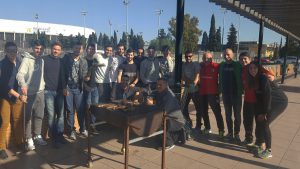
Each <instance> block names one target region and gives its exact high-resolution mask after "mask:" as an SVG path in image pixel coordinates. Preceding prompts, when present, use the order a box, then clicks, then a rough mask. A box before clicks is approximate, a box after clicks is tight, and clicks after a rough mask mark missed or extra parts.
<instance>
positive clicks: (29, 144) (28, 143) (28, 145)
mask: <svg viewBox="0 0 300 169" xmlns="http://www.w3.org/2000/svg"><path fill="white" fill-rule="evenodd" d="M25 148H26V150H27V151H32V150H34V149H35V146H34V143H33V140H32V138H29V139H27V141H26V145H25Z"/></svg>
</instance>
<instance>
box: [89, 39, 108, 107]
mask: <svg viewBox="0 0 300 169" xmlns="http://www.w3.org/2000/svg"><path fill="white" fill-rule="evenodd" d="M112 55H113V48H112V45H111V44H109V45H107V46H105V53H104V55H96V56H95V58H94V62H93V68H92V69H93V71H92V72H91V73H92V74H94V76H93V75H92V76H91V80H92V81H94V82H95V83H96V86H97V89H98V95H99V103H106V102H109V101H110V96H111V92H110V91H111V89H110V81H109V71H108V68H109V58H110V57H112Z"/></svg>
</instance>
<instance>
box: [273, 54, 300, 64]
mask: <svg viewBox="0 0 300 169" xmlns="http://www.w3.org/2000/svg"><path fill="white" fill-rule="evenodd" d="M283 62H284V60H283V57H282V58H280V59H276V60H275V63H278V64H283ZM296 62H297V56H287V57H286V64H294V63H296Z"/></svg>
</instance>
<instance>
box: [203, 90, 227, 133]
mask: <svg viewBox="0 0 300 169" xmlns="http://www.w3.org/2000/svg"><path fill="white" fill-rule="evenodd" d="M200 104H201V115H202V118H203V121H204V126H205V128H206V129H210V121H209V116H208V105H209V106H210V107H211V109H212V111H213V113H214V115H215V118H216V121H217V126H218V129H219V131H224V121H223V117H222V114H221V107H220V97H219V95H218V94H208V95H200Z"/></svg>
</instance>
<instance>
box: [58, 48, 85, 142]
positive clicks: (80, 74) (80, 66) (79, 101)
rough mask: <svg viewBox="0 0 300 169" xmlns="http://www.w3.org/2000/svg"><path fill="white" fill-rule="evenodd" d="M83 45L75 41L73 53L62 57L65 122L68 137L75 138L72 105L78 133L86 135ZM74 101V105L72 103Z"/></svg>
mask: <svg viewBox="0 0 300 169" xmlns="http://www.w3.org/2000/svg"><path fill="white" fill-rule="evenodd" d="M82 54H83V45H82V43H80V42H77V43H76V44H75V45H74V47H73V53H71V54H66V55H65V56H64V58H63V60H62V61H63V66H64V70H63V71H64V81H65V83H64V84H65V85H64V95H65V96H66V103H67V106H66V108H67V123H68V131H69V137H70V139H72V140H76V132H75V130H74V113H75V110H74V107H75V109H76V112H77V119H78V122H79V126H80V129H79V131H80V133H81V134H83V135H84V136H87V130H86V127H85V112H84V100H83V81H85V80H89V79H88V77H87V72H88V65H87V61H86V60H85V59H84V58H83V57H82ZM73 103H75V105H73Z"/></svg>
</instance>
